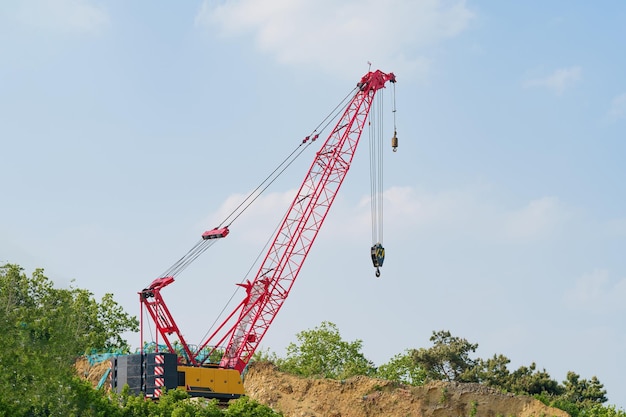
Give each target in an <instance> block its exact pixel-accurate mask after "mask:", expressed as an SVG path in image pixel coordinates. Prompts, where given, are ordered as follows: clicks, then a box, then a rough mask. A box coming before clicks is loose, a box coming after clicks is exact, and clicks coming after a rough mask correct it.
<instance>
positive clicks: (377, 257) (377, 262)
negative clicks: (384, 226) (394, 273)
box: [370, 242, 385, 278]
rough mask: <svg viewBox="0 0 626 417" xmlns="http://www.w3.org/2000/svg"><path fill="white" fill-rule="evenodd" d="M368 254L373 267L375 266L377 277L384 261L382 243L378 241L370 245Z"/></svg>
mask: <svg viewBox="0 0 626 417" xmlns="http://www.w3.org/2000/svg"><path fill="white" fill-rule="evenodd" d="M370 254H371V257H372V263H373V264H374V268H376V278H378V277H380V267H381V266H383V262H384V261H385V248H383V245H382V244H381V243H380V242H379V243H377V244H375V245H374V246H372V249H371V251H370Z"/></svg>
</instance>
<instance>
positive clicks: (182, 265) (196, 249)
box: [160, 87, 356, 277]
mask: <svg viewBox="0 0 626 417" xmlns="http://www.w3.org/2000/svg"><path fill="white" fill-rule="evenodd" d="M355 90H356V87H355V88H353V89H352V90H351V91H350V92H349V93H348V94H347V95H346V96H345V97H344V98H343V99H342V100H341V102H340V103H339V104H338V105H337V106H335V108H334V109H333V110H332V111H331V112H330V113H329V114H328V115H327V116H326V117H325V118H324V119H323V120H322V121H321V122H320V123H319V124H318V125H317V127H316V128H315V129H313V132H312V133H311V134H310V135H309V136H307V137H306V138H305V139H304V140H302V141H301V142H300V143H299V144H298V146H296V148H295V149H294V150H293V151H291V153H290V154H289V155H288V156H287V157H286V158H284V159H283V161H282V162H281V163H280V164H279V165H278V166H277V167H276V168H275V169H274V170H273V171H272V172H271V173H270V174H269V175H268V176H267V177H265V179H264V180H263V181H261V183H260V184H259V185H258V186H257V187H256V188H255V189H254V190H252V192H250V193H249V194H248V196H247V197H246V198H245V199H244V200H243V201H242V202H241V203H240V204H239V205H238V206H237V207H236V208H235V209H234V210H233V211H231V212H230V214H229V215H228V216H226V218H225V219H224V220H222V222H221V223H220V224H219V226H218V228H220V227H222V226H223V225H224V224H225V223H226V222H227V221H229V220H230V221H229V222H228V225H227V226H226V227H230V226H231V225H232V224H233V222H234V221H235V220H237V218H239V216H241V215H242V214H243V212H245V211H246V210H247V209H248V208H249V207H250V206H251V205H252V203H254V202H255V201H256V200H257V199H258V198H259V197H260V196H261V194H263V192H264V191H265V190H267V188H268V187H269V186H270V185H272V184H273V183H274V181H276V180H277V179H278V177H280V175H281V174H282V173H283V172H285V170H286V169H287V168H289V166H290V165H291V164H293V163H294V162H295V160H296V159H298V157H299V156H300V155H302V153H303V152H304V150H305V149H307V148H308V147H309V146H310V145H311V144H312V143H313V142H314V141H315V140H316V139H317V137H318V136H319V133H317V132H318V131H319V132H320V133H321V132H323V131H324V130H325V129H326V128H327V127H328V125H329V124H330V123H331V122H332V120H334V119H336V118H337V115H338V111H339V110H338V109H340V108H341V107H342V106H343V103H345V102H346V101H347V100H348V99H349V98H351V97H352V95H353V94H354V91H355ZM303 145H305V146H303ZM217 240H218V239H200V240H199V241H198V242H197V243H196V244H195V245H194V246H193V247H192V248H191V249H190V250H189V251H188V252H187V253H186V254H185V255H183V256H182V257H181V258H180V259H179V260H178V261H176V262H175V263H174V264H173V265H172V266H171V267H169V268H168V269H167V270H166V271H165V272H164V273H163V274H161V275H160V276H161V277H167V276H171V277H175V276H177V275H178V274H180V273H181V272H182V271H183V270H185V269H186V268H187V267H188V266H189V265H190V264H191V263H192V262H193V261H195V260H196V259H197V258H198V257H199V256H200V255H202V254H203V253H204V252H205V251H206V250H207V249H208V248H209V247H211V246H212V245H213V244H214V243H215V242H216V241H217Z"/></svg>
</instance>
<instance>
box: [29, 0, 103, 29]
mask: <svg viewBox="0 0 626 417" xmlns="http://www.w3.org/2000/svg"><path fill="white" fill-rule="evenodd" d="M17 18H18V20H19V21H20V22H22V23H23V24H25V25H28V26H30V27H32V28H35V29H38V30H46V31H54V32H59V33H96V32H98V31H100V30H101V29H102V28H103V27H104V26H105V25H106V24H107V23H108V21H109V16H108V14H107V12H106V11H105V10H103V9H102V8H100V7H97V6H95V5H92V4H90V2H89V1H88V0H30V1H24V2H20V7H19V10H18V11H17Z"/></svg>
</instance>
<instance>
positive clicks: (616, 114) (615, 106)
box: [609, 93, 626, 120]
mask: <svg viewBox="0 0 626 417" xmlns="http://www.w3.org/2000/svg"><path fill="white" fill-rule="evenodd" d="M609 118H611V119H613V120H616V119H626V93H624V94H621V95H619V96H617V97H615V98H614V99H613V101H611V108H610V109H609Z"/></svg>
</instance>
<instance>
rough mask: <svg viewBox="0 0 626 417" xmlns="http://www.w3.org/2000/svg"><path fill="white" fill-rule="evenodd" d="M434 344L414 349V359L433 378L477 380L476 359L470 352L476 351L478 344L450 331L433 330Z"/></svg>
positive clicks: (428, 376)
mask: <svg viewBox="0 0 626 417" xmlns="http://www.w3.org/2000/svg"><path fill="white" fill-rule="evenodd" d="M430 341H431V342H433V344H434V345H433V346H432V347H430V348H428V349H424V348H420V349H415V350H413V351H412V357H413V361H414V362H415V363H416V364H417V365H419V367H420V368H422V369H423V370H424V371H425V372H426V377H427V378H429V379H432V380H444V381H458V382H477V381H476V377H475V375H474V374H473V370H474V366H475V361H474V360H473V359H471V358H470V356H469V355H470V353H473V352H475V351H476V348H477V347H478V345H477V344H472V343H470V342H468V341H467V340H466V339H462V338H459V337H455V336H452V334H451V333H450V332H449V331H444V330H441V331H438V332H433V334H432V336H431V337H430Z"/></svg>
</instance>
